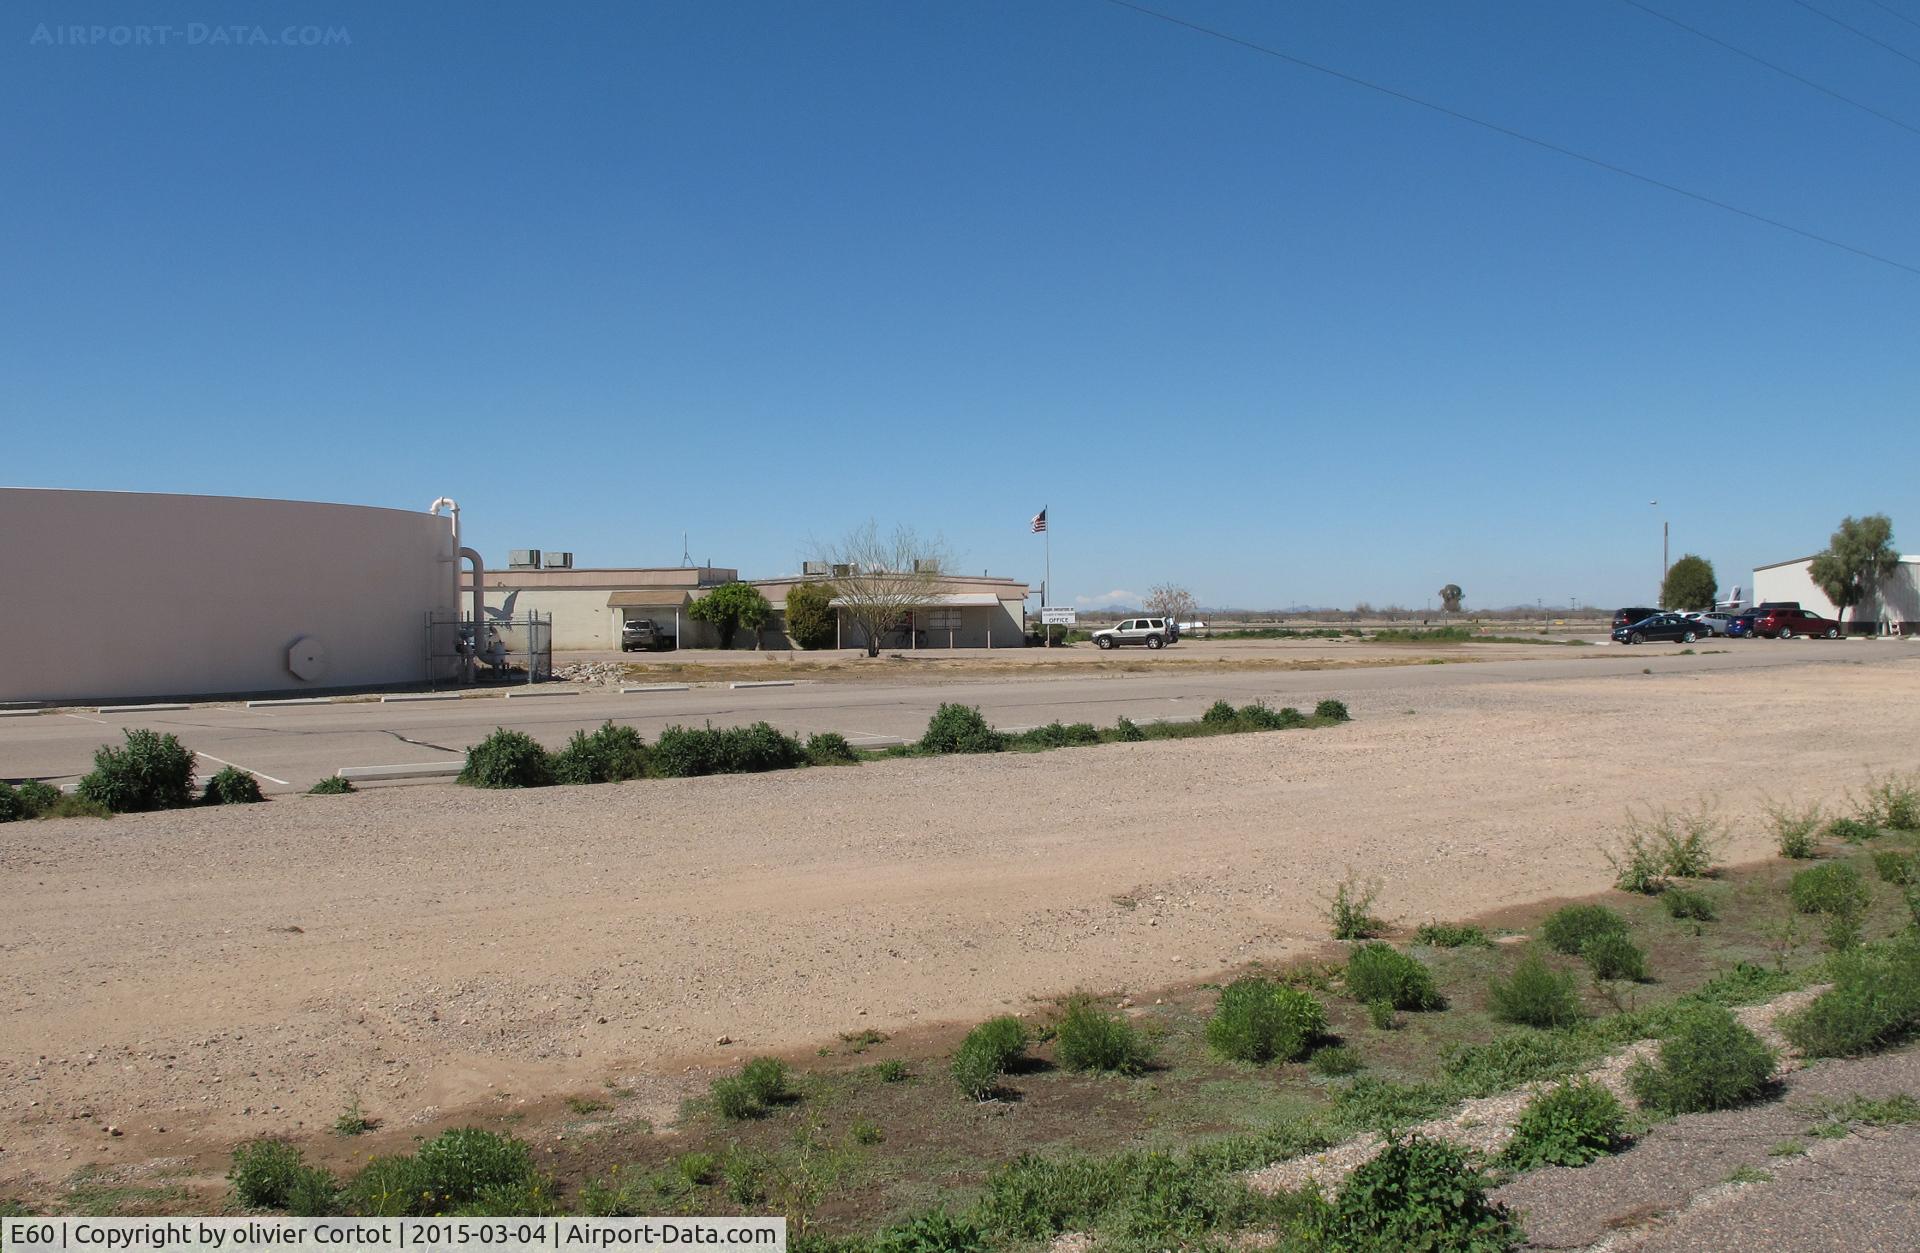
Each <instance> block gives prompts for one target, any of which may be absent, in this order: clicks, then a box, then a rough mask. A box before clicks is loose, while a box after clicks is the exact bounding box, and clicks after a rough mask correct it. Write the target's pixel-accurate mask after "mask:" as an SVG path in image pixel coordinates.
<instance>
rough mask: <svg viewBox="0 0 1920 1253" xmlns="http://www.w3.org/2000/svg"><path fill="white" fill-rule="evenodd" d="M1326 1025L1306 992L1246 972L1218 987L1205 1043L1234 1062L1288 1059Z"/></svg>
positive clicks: (1320, 1010)
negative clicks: (1215, 1003)
mask: <svg viewBox="0 0 1920 1253" xmlns="http://www.w3.org/2000/svg"><path fill="white" fill-rule="evenodd" d="M1326 1030H1327V1011H1326V1009H1325V1007H1324V1006H1322V1005H1321V1004H1320V1002H1319V1001H1317V1000H1315V999H1314V998H1313V997H1312V996H1311V995H1309V994H1307V993H1305V992H1301V991H1298V990H1297V989H1294V988H1289V987H1286V986H1284V985H1282V984H1279V983H1275V982H1274V981H1273V980H1271V979H1262V978H1259V977H1257V976H1251V975H1249V976H1246V977H1244V978H1240V979H1235V980H1234V981H1233V982H1232V983H1229V984H1228V985H1227V986H1226V987H1225V988H1223V989H1221V991H1220V1002H1219V1004H1218V1005H1216V1006H1215V1007H1214V1011H1213V1017H1212V1018H1210V1019H1209V1020H1208V1021H1207V1043H1208V1045H1209V1046H1211V1047H1212V1049H1213V1051H1214V1052H1216V1053H1218V1054H1220V1056H1222V1057H1226V1058H1231V1059H1233V1060H1234V1061H1242V1062H1253V1063H1255V1064H1260V1063H1265V1062H1270V1061H1283V1062H1293V1061H1299V1060H1300V1059H1301V1058H1303V1057H1305V1056H1306V1055H1307V1052H1308V1050H1310V1049H1311V1048H1312V1047H1313V1046H1314V1044H1315V1043H1316V1042H1318V1041H1319V1039H1320V1037H1321V1036H1323V1035H1325V1034H1326Z"/></svg>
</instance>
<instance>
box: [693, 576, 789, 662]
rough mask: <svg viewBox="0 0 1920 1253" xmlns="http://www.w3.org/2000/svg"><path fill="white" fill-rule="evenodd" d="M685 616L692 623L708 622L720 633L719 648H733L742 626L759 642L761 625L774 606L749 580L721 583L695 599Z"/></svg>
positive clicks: (764, 622)
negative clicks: (736, 635) (735, 636)
mask: <svg viewBox="0 0 1920 1253" xmlns="http://www.w3.org/2000/svg"><path fill="white" fill-rule="evenodd" d="M687 616H688V617H690V618H692V619H693V620H694V621H695V622H707V623H711V624H712V626H713V629H714V630H716V631H718V632H720V647H722V648H732V647H733V637H734V635H735V634H737V633H738V632H739V630H740V628H741V627H745V628H747V630H749V631H752V632H753V633H754V635H755V642H756V643H758V636H759V632H760V628H761V627H763V626H765V625H767V619H768V618H770V617H772V616H773V606H772V605H769V604H768V603H767V598H766V597H765V596H762V595H761V594H760V589H759V588H757V587H755V586H753V584H751V583H722V584H721V585H720V586H719V587H716V588H714V589H713V590H712V591H711V592H708V593H707V594H706V595H705V596H702V597H701V598H700V599H699V600H696V601H694V602H693V605H692V606H691V607H690V608H689V609H688V610H687Z"/></svg>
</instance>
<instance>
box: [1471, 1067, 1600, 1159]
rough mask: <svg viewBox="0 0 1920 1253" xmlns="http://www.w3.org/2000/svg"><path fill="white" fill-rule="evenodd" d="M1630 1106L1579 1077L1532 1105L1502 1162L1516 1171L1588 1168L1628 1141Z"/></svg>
mask: <svg viewBox="0 0 1920 1253" xmlns="http://www.w3.org/2000/svg"><path fill="white" fill-rule="evenodd" d="M1626 1122H1627V1110H1626V1107H1625V1106H1624V1105H1622V1104H1620V1101H1619V1098H1617V1097H1615V1096H1614V1094H1613V1093H1611V1092H1609V1091H1608V1090H1607V1089H1606V1088H1605V1087H1603V1086H1601V1085H1600V1084H1598V1083H1595V1082H1594V1081H1593V1080H1591V1079H1576V1080H1574V1081H1573V1082H1572V1083H1563V1084H1561V1085H1560V1086H1559V1087H1557V1088H1554V1089H1552V1090H1551V1091H1548V1092H1543V1093H1541V1094H1540V1095H1539V1096H1536V1097H1534V1098H1533V1100H1531V1101H1529V1102H1528V1103H1527V1107H1526V1109H1525V1110H1523V1111H1521V1114H1520V1119H1519V1121H1518V1122H1516V1123H1515V1124H1514V1127H1513V1139H1512V1141H1511V1142H1509V1143H1508V1145H1507V1149H1506V1152H1505V1153H1503V1154H1502V1155H1501V1156H1502V1159H1503V1161H1504V1162H1505V1164H1506V1165H1508V1166H1510V1167H1512V1168H1513V1169H1515V1170H1532V1169H1534V1168H1535V1167H1537V1166H1585V1165H1586V1164H1587V1163H1588V1162H1591V1161H1595V1160H1597V1159H1599V1158H1602V1157H1605V1156H1606V1155H1607V1154H1609V1153H1613V1152H1616V1151H1618V1150H1619V1149H1620V1147H1621V1146H1622V1145H1623V1144H1625V1143H1626Z"/></svg>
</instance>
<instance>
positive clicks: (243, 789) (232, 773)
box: [200, 766, 267, 805]
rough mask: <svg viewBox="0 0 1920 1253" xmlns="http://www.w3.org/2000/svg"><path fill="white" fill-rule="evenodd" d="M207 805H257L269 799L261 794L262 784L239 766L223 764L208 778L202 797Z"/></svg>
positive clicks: (202, 800)
mask: <svg viewBox="0 0 1920 1253" xmlns="http://www.w3.org/2000/svg"><path fill="white" fill-rule="evenodd" d="M200 799H201V803H202V804H206V805H257V804H259V803H260V802H261V801H264V800H265V799H267V798H266V797H264V796H262V795H260V784H259V783H258V782H256V781H255V780H254V777H253V776H252V775H250V774H248V773H247V772H246V771H244V770H242V769H240V768H239V767H238V766H222V767H221V768H220V771H219V773H217V774H215V775H214V776H213V777H212V778H211V779H208V780H207V790H206V793H205V794H204V795H203V796H202V797H201V798H200Z"/></svg>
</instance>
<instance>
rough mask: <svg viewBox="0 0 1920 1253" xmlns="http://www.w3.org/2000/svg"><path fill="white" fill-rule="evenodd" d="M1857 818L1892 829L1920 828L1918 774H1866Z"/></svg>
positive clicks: (1915, 829)
mask: <svg viewBox="0 0 1920 1253" xmlns="http://www.w3.org/2000/svg"><path fill="white" fill-rule="evenodd" d="M1860 819H1861V821H1862V822H1864V823H1866V824H1867V825H1869V826H1875V827H1885V828H1887V829H1889V830H1893V831H1920V778H1915V777H1913V776H1906V777H1903V776H1901V775H1897V774H1888V775H1884V776H1882V775H1869V776H1868V777H1867V790H1866V795H1865V796H1864V797H1863V798H1862V799H1861V800H1860Z"/></svg>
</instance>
